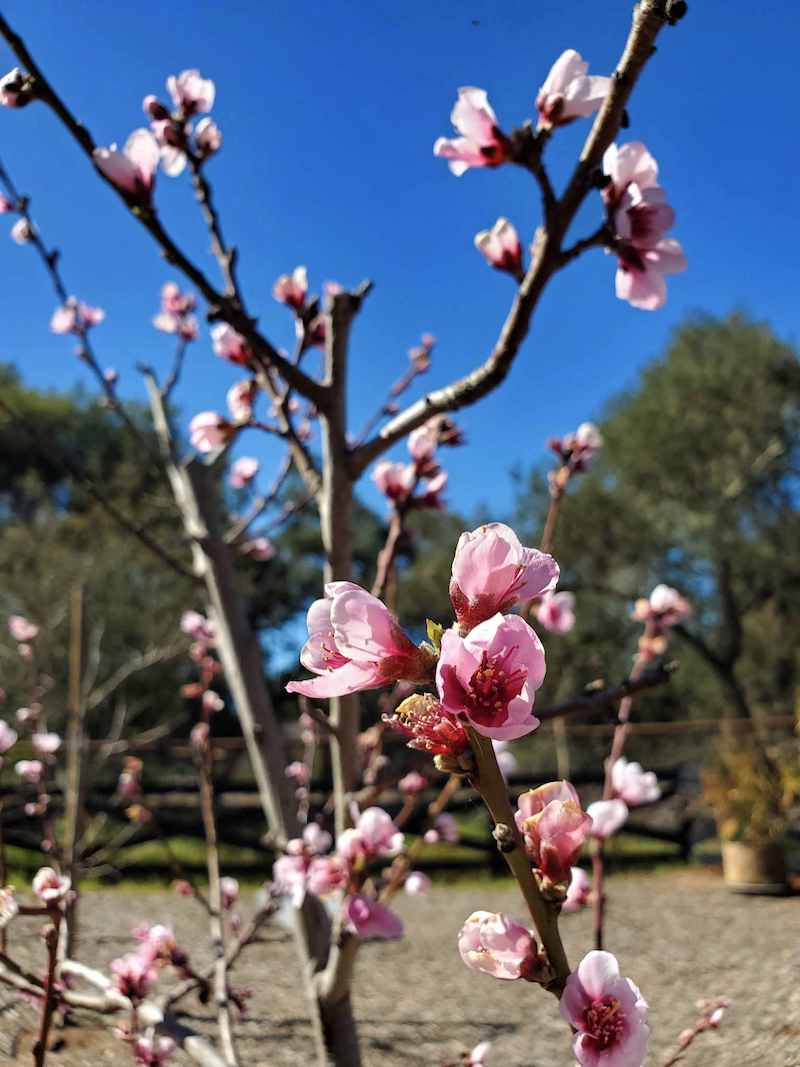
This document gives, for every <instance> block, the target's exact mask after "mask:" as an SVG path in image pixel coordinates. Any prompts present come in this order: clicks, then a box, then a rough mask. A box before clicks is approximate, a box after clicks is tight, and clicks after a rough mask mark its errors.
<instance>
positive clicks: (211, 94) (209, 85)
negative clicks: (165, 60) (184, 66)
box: [167, 70, 216, 116]
mask: <svg viewBox="0 0 800 1067" xmlns="http://www.w3.org/2000/svg"><path fill="white" fill-rule="evenodd" d="M167 91H168V92H169V95H170V96H171V97H172V102H173V103H174V105H175V107H176V108H179V109H180V110H181V111H182V112H183V114H184V115H185V116H189V115H195V114H198V113H199V114H202V113H203V112H204V111H210V110H211V108H212V107H213V106H214V98H215V96H216V87H215V85H214V83H213V81H211V79H210V78H204V77H202V75H201V74H200V71H199V70H184V71H181V73H180V74H178V75H177V76H176V75H174V74H171V75H170V76H169V78H167Z"/></svg>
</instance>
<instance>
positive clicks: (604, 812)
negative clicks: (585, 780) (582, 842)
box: [586, 799, 628, 839]
mask: <svg viewBox="0 0 800 1067" xmlns="http://www.w3.org/2000/svg"><path fill="white" fill-rule="evenodd" d="M586 814H587V815H590V816H591V819H592V829H591V833H592V837H599V838H603V839H605V838H606V837H611V835H612V834H615V833H616V832H617V830H619V828H620V827H621V826H623V825H624V823H625V821H626V820H627V818H628V805H627V804H626V803H625V801H624V800H619V799H614V800H596V801H595V802H594V804H590V805H589V807H588V808H587V809H586Z"/></svg>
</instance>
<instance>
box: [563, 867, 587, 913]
mask: <svg viewBox="0 0 800 1067" xmlns="http://www.w3.org/2000/svg"><path fill="white" fill-rule="evenodd" d="M591 891H592V883H591V879H590V878H589V875H588V874H587V873H586V871H584V870H583V868H582V867H573V868H572V872H571V875H570V881H569V887H568V889H567V895H566V897H565V898H564V903H563V904H562V905H561V911H562V912H563V913H564V914H566V915H569V914H571V913H572V912H575V911H580V910H581V908H583V907H585V906H586V905H587V904H588V903H589V896H590V894H591Z"/></svg>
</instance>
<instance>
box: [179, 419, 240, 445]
mask: <svg viewBox="0 0 800 1067" xmlns="http://www.w3.org/2000/svg"><path fill="white" fill-rule="evenodd" d="M234 432H235V428H234V427H233V426H232V425H231V423H229V422H228V420H227V419H223V417H222V416H221V415H218V414H217V413H216V411H201V412H199V413H198V414H197V415H195V417H194V418H193V419H192V421H191V422H190V423H189V440H190V441H191V442H192V444H193V445H194V447H195V448H196V449H197V451H198V452H214V451H215V450H216V449H218V448H224V446H225V445H226V444H227V443H228V441H230V439H231V438H232V437H233V434H234Z"/></svg>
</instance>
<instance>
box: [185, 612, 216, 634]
mask: <svg viewBox="0 0 800 1067" xmlns="http://www.w3.org/2000/svg"><path fill="white" fill-rule="evenodd" d="M181 630H182V631H183V632H184V633H185V634H188V635H189V637H191V638H193V639H194V640H195V641H205V642H210V641H213V640H214V626H213V624H212V623H211V621H210V620H209V619H207V618H206V617H205V615H201V614H200V612H199V611H184V613H183V615H181Z"/></svg>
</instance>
